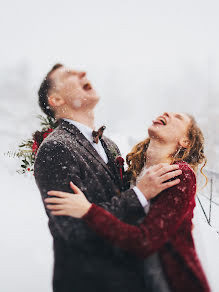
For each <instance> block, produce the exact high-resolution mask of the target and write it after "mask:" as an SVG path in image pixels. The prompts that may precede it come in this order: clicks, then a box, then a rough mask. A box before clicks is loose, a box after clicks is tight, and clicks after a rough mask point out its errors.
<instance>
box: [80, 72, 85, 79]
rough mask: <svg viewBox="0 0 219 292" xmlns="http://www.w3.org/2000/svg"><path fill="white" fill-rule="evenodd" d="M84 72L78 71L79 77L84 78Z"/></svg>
mask: <svg viewBox="0 0 219 292" xmlns="http://www.w3.org/2000/svg"><path fill="white" fill-rule="evenodd" d="M86 74H87V73H86V72H78V76H79V78H84V77H85V76H86Z"/></svg>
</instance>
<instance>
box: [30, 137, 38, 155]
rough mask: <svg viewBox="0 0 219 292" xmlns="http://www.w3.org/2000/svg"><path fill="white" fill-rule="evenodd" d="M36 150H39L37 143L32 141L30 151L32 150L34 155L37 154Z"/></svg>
mask: <svg viewBox="0 0 219 292" xmlns="http://www.w3.org/2000/svg"><path fill="white" fill-rule="evenodd" d="M38 148H39V145H38V143H37V141H35V140H34V142H33V145H32V150H33V153H34V154H36V153H37V150H38Z"/></svg>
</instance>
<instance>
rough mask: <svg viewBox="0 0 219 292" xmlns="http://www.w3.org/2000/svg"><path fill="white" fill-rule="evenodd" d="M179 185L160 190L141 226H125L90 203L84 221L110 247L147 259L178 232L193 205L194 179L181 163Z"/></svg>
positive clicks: (187, 167)
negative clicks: (117, 247) (105, 240)
mask: <svg viewBox="0 0 219 292" xmlns="http://www.w3.org/2000/svg"><path fill="white" fill-rule="evenodd" d="M180 169H181V170H182V174H181V176H180V183H179V184H178V185H176V186H174V187H172V188H169V189H167V190H165V191H163V192H162V193H161V194H160V195H159V196H158V197H157V198H156V199H155V201H154V202H153V204H152V205H151V207H150V211H149V213H148V215H147V217H145V219H144V221H143V222H142V224H140V225H139V226H132V225H129V224H126V223H124V222H122V221H120V220H119V219H117V218H116V217H115V216H113V215H112V214H111V213H109V212H108V211H106V210H104V209H102V208H101V207H99V206H96V205H95V204H92V206H91V208H90V209H89V211H88V212H87V213H86V214H85V215H84V217H83V219H84V220H85V221H86V223H87V224H88V225H89V226H90V228H92V229H93V230H94V231H95V232H96V233H97V234H98V235H99V236H101V237H104V238H105V239H107V240H109V241H110V242H111V243H112V244H114V245H117V246H119V247H120V248H122V249H124V250H126V251H129V252H132V253H134V254H136V255H137V256H139V257H142V258H144V257H147V256H148V255H150V254H151V253H153V252H155V251H157V250H159V249H160V248H161V247H162V246H163V245H164V244H165V243H166V242H168V241H169V239H170V237H171V236H172V235H173V234H174V233H175V232H176V231H177V229H178V228H179V226H180V225H181V223H182V222H183V220H184V218H185V217H186V216H187V214H188V212H192V210H193V208H194V205H195V193H196V177H195V174H194V172H193V171H192V169H191V168H190V167H189V166H188V165H187V164H184V163H183V164H180Z"/></svg>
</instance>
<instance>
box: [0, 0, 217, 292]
mask: <svg viewBox="0 0 219 292" xmlns="http://www.w3.org/2000/svg"><path fill="white" fill-rule="evenodd" d="M218 13H219V4H218V2H217V1H203V0H184V1H177V0H167V1H162V0H155V1H148V0H135V1H134V0H132V1H128V0H119V1H116V0H111V1H106V0H99V1H98V0H93V1H89V0H84V1H66V0H64V1H57V0H53V1H42V0H38V1H31V0H20V1H7V2H5V3H4V4H3V5H1V10H0V19H1V25H0V35H1V50H0V63H1V66H0V76H1V78H0V120H1V123H0V135H1V143H0V153H1V155H0V177H1V187H2V188H3V190H2V191H1V206H2V207H1V212H0V216H1V217H0V219H1V220H0V230H1V240H0V258H1V261H0V275H1V276H0V278H1V280H0V291H1V292H14V291H16V292H29V291H31V292H39V291H40V292H50V291H51V276H52V260H53V259H52V241H51V237H50V234H49V232H48V228H47V218H46V215H45V213H44V210H43V207H42V203H41V199H40V196H39V193H38V190H37V188H36V186H35V184H34V180H33V178H32V177H31V176H28V177H23V176H20V175H18V174H16V173H15V169H16V167H17V166H18V162H17V161H16V160H13V159H9V158H7V157H5V156H4V155H3V153H4V152H7V150H15V149H16V147H17V145H18V144H19V143H20V141H21V140H22V139H23V138H24V139H25V138H28V137H29V136H30V135H31V133H32V132H33V131H34V130H35V129H37V127H38V126H39V122H38V120H37V119H36V115H37V114H38V113H40V111H39V108H38V105H37V90H38V87H39V85H40V82H41V80H42V79H43V77H44V75H45V73H46V72H47V71H48V70H49V69H50V68H51V66H52V65H53V64H55V63H56V62H62V63H64V64H66V65H68V66H71V67H73V68H76V69H85V70H86V71H88V77H89V78H90V79H91V81H92V83H93V84H94V85H95V87H96V88H97V91H98V92H99V94H100V95H101V98H102V100H101V103H100V104H99V106H98V108H97V112H96V114H97V122H96V124H97V126H99V125H102V124H103V123H104V124H106V126H107V133H106V134H108V135H109V136H111V137H112V138H114V140H115V141H116V142H117V143H118V145H119V146H120V148H121V150H122V152H123V155H125V154H126V153H127V152H128V151H129V150H130V148H131V146H132V145H133V144H134V143H135V142H136V141H138V140H140V139H143V138H144V137H145V136H146V135H147V126H148V125H150V123H151V120H152V119H153V118H154V117H155V116H156V115H157V114H160V113H162V112H163V111H182V112H189V113H192V114H194V115H195V117H196V118H197V120H198V122H199V123H200V125H201V127H202V128H203V130H204V133H205V136H206V151H207V154H208V158H209V163H208V169H209V170H211V171H214V172H215V173H218V172H219V155H218V154H219V138H218V137H219V135H218V129H217V127H218V122H219V98H218V97H219V69H218V65H219V40H218V28H219V20H218ZM204 194H205V195H206V196H209V187H208V188H207V189H205V191H204ZM213 195H214V200H215V202H217V203H219V188H218V181H217V180H216V179H215V181H214V188H213ZM201 199H202V202H203V204H204V207H205V209H206V211H207V213H208V208H209V202H208V200H206V199H205V198H204V197H201ZM218 214H219V212H218V206H217V205H212V225H213V226H214V227H215V228H217V229H218V230H219V215H218ZM195 222H196V223H197V222H198V224H196V226H197V227H196V229H195V231H194V235H195V239H196V244H197V248H198V252H199V254H200V257H201V260H202V261H203V265H204V267H205V270H206V273H207V275H208V277H209V281H210V283H211V286H212V291H213V292H217V291H219V282H218V280H217V273H218V272H217V271H218V266H219V253H218V244H219V236H218V235H217V234H216V231H215V230H214V229H211V228H210V227H209V226H208V225H207V224H206V223H205V218H204V217H203V214H202V213H201V211H200V207H199V206H198V205H197V209H196V216H195Z"/></svg>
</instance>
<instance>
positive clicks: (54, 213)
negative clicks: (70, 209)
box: [51, 210, 66, 216]
mask: <svg viewBox="0 0 219 292" xmlns="http://www.w3.org/2000/svg"><path fill="white" fill-rule="evenodd" d="M51 214H52V215H57V216H65V215H66V213H65V211H64V210H61V211H52V212H51Z"/></svg>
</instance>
